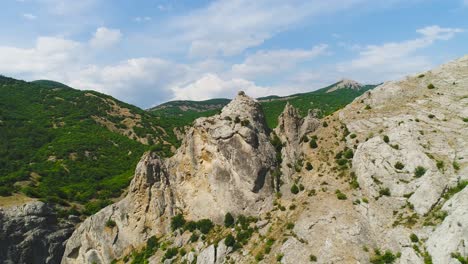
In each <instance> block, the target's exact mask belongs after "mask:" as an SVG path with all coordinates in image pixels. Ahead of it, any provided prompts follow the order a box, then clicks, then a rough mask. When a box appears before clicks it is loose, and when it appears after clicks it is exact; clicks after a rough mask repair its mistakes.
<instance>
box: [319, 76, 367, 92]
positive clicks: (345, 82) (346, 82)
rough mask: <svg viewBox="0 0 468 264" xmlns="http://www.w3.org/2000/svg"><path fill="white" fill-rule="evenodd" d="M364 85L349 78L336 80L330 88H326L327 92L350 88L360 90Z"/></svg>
mask: <svg viewBox="0 0 468 264" xmlns="http://www.w3.org/2000/svg"><path fill="white" fill-rule="evenodd" d="M363 86H364V85H362V84H360V83H358V82H356V81H354V80H351V79H341V81H339V82H337V83H336V84H335V85H333V87H332V88H330V89H328V90H327V93H331V92H334V91H336V90H339V89H352V90H360V89H361V88H362V87H363Z"/></svg>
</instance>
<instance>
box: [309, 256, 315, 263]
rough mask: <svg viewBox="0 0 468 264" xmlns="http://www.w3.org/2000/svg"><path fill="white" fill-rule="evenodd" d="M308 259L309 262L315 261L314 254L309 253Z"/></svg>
mask: <svg viewBox="0 0 468 264" xmlns="http://www.w3.org/2000/svg"><path fill="white" fill-rule="evenodd" d="M309 260H310V262H317V257H316V256H315V255H310V256H309Z"/></svg>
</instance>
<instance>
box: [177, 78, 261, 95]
mask: <svg viewBox="0 0 468 264" xmlns="http://www.w3.org/2000/svg"><path fill="white" fill-rule="evenodd" d="M172 90H173V92H174V98H173V99H174V100H206V99H211V98H219V97H230V98H232V97H234V95H235V94H236V93H237V92H238V91H240V90H243V91H245V92H246V93H247V94H248V95H250V96H254V97H258V96H262V95H265V94H268V93H269V91H270V89H269V88H266V87H260V86H257V85H255V83H253V82H251V81H248V80H245V79H240V78H235V79H229V80H223V79H221V78H220V77H219V76H218V75H216V74H206V75H205V76H203V77H201V78H200V79H199V80H196V81H195V82H193V83H191V84H188V85H186V86H184V87H177V86H176V87H173V88H172Z"/></svg>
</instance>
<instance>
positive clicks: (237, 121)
mask: <svg viewBox="0 0 468 264" xmlns="http://www.w3.org/2000/svg"><path fill="white" fill-rule="evenodd" d="M240 121H241V120H240V118H239V117H238V116H236V118H234V123H236V124H238V123H240Z"/></svg>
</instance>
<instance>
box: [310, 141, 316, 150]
mask: <svg viewBox="0 0 468 264" xmlns="http://www.w3.org/2000/svg"><path fill="white" fill-rule="evenodd" d="M309 146H310V148H313V149H316V148H317V147H318V145H317V141H316V140H315V139H311V140H310V141H309Z"/></svg>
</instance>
